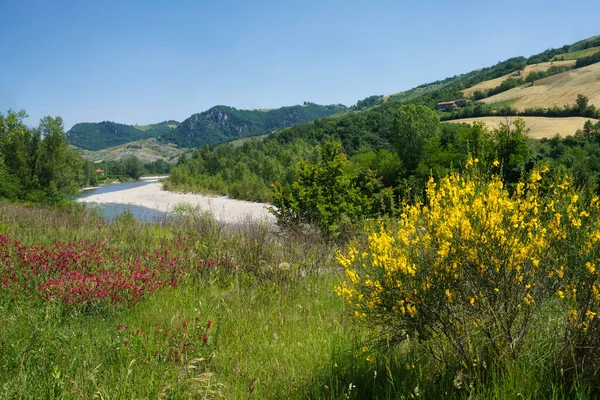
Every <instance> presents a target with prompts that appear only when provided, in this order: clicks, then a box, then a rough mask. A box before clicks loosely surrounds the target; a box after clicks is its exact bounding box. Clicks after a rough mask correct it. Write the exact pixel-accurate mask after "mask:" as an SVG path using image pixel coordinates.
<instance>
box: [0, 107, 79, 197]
mask: <svg viewBox="0 0 600 400" xmlns="http://www.w3.org/2000/svg"><path fill="white" fill-rule="evenodd" d="M25 117H26V114H25V112H23V111H21V112H19V113H15V112H13V111H9V112H8V114H7V116H6V117H4V116H3V115H2V114H0V176H2V177H3V179H1V180H0V197H5V198H8V199H10V200H22V201H23V200H27V201H31V202H47V203H59V202H61V201H63V200H64V199H65V197H67V196H70V195H73V194H74V193H76V192H77V190H78V189H79V188H80V187H81V186H82V185H86V184H88V183H89V179H90V177H89V174H88V175H86V174H84V162H83V159H82V158H81V156H79V155H78V154H77V153H76V152H74V151H72V150H70V149H69V148H68V143H67V140H66V136H65V133H64V130H63V122H62V119H61V118H60V117H56V118H51V117H45V118H43V119H42V120H41V121H40V125H39V127H38V128H34V129H29V128H27V126H25V124H24V123H23V121H22V120H23V119H24V118H25Z"/></svg>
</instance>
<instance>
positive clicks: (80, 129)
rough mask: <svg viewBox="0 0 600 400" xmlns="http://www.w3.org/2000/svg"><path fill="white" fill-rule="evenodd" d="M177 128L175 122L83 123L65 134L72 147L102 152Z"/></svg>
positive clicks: (159, 135)
mask: <svg viewBox="0 0 600 400" xmlns="http://www.w3.org/2000/svg"><path fill="white" fill-rule="evenodd" d="M177 126H179V122H177V121H164V122H160V123H158V124H152V125H125V124H119V123H116V122H110V121H103V122H97V123H95V122H83V123H79V124H75V125H74V126H73V127H72V128H71V129H70V130H69V131H68V132H67V140H68V141H69V143H71V144H72V145H73V146H77V147H80V148H82V149H85V150H92V151H97V150H102V149H106V148H109V147H114V146H119V145H122V144H125V143H129V142H134V141H136V140H141V139H148V138H158V137H161V136H163V135H165V134H166V133H168V132H170V131H172V130H173V129H175V128H177Z"/></svg>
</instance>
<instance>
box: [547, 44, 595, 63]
mask: <svg viewBox="0 0 600 400" xmlns="http://www.w3.org/2000/svg"><path fill="white" fill-rule="evenodd" d="M599 51H600V47H591V48H589V49H584V50H579V51H572V52H570V53H565V54H561V55H559V56H556V57H554V59H555V60H560V59H564V60H565V61H567V60H577V59H578V58H582V57H588V56H591V55H592V54H595V53H597V52H599Z"/></svg>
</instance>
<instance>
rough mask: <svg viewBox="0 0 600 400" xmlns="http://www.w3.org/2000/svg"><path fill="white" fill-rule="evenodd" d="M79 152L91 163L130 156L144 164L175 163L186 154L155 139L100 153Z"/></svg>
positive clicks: (99, 151) (143, 140) (112, 148)
mask: <svg viewBox="0 0 600 400" xmlns="http://www.w3.org/2000/svg"><path fill="white" fill-rule="evenodd" d="M136 128H137V129H140V127H139V126H136ZM141 130H144V129H141ZM79 150H80V151H81V152H82V154H83V156H84V158H86V159H88V160H91V161H99V160H103V161H113V160H114V161H118V160H121V159H123V158H125V157H128V156H136V157H138V158H139V159H140V160H142V161H144V162H153V161H156V160H164V161H167V162H173V161H174V160H176V159H177V157H178V156H179V155H180V154H181V153H183V152H184V150H183V149H180V148H178V147H176V146H173V145H171V144H164V143H161V142H159V141H158V140H157V139H155V138H151V139H142V140H137V141H135V142H129V143H125V144H122V145H120V146H115V147H109V148H107V149H102V150H98V151H90V150H81V149H79Z"/></svg>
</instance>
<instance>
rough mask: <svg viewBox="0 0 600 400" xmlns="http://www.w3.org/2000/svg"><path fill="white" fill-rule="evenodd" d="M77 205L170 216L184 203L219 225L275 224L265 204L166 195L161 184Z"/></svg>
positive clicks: (145, 186) (217, 197)
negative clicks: (127, 206)
mask: <svg viewBox="0 0 600 400" xmlns="http://www.w3.org/2000/svg"><path fill="white" fill-rule="evenodd" d="M155 179H156V178H155ZM77 201H79V202H82V203H97V204H107V203H118V204H131V205H137V206H142V207H146V208H151V209H154V210H158V211H162V212H171V211H173V207H174V206H176V205H178V204H182V203H187V204H189V205H192V206H198V207H200V209H201V210H207V211H210V212H211V213H212V214H213V215H214V216H215V218H216V219H217V220H218V221H221V222H228V223H237V222H241V221H243V220H247V219H253V220H260V221H265V222H269V223H273V222H274V221H275V218H274V217H273V215H272V214H270V213H269V211H268V210H267V208H266V207H268V206H269V204H265V203H254V202H251V201H243V200H234V199H231V198H229V197H226V196H205V195H200V194H191V193H175V192H167V191H165V190H163V189H162V184H161V183H159V182H154V183H150V184H148V185H144V186H140V187H136V188H132V189H125V190H120V191H117V192H110V193H103V194H94V195H91V196H89V197H84V198H80V199H77Z"/></svg>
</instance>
